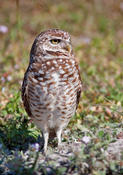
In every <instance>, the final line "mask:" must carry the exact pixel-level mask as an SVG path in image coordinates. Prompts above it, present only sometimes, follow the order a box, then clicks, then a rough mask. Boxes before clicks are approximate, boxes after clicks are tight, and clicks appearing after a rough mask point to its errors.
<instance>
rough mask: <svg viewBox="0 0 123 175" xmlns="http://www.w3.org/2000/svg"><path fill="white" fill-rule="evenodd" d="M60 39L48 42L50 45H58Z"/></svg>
mask: <svg viewBox="0 0 123 175" xmlns="http://www.w3.org/2000/svg"><path fill="white" fill-rule="evenodd" d="M60 41H61V40H60V39H52V40H50V42H51V43H52V44H58V43H60Z"/></svg>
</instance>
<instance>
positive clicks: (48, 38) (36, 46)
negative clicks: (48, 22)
mask: <svg viewBox="0 0 123 175" xmlns="http://www.w3.org/2000/svg"><path fill="white" fill-rule="evenodd" d="M31 53H33V55H34V54H37V55H38V56H39V55H40V53H42V54H43V55H48V54H50V55H51V54H52V55H54V56H55V55H56V56H58V54H59V55H61V54H63V55H69V54H71V53H72V46H71V39H70V35H69V34H68V32H65V31H63V30H59V29H49V30H47V31H45V32H42V33H40V34H39V35H38V36H37V38H36V39H35V41H34V43H33V46H32V50H31Z"/></svg>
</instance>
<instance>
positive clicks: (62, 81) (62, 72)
mask: <svg viewBox="0 0 123 175" xmlns="http://www.w3.org/2000/svg"><path fill="white" fill-rule="evenodd" d="M77 87H78V73H77V70H76V68H75V66H73V65H72V63H71V62H69V61H68V60H62V59H60V60H55V61H48V62H46V63H45V64H42V65H37V67H36V65H35V64H34V66H32V71H30V73H29V75H28V97H29V103H30V106H31V112H32V114H33V115H34V116H35V117H37V118H38V117H40V116H41V115H45V116H47V117H48V116H51V115H52V116H55V119H56V120H57V118H58V117H64V116H65V117H67V118H70V117H71V116H72V115H73V114H74V113H75V110H76V98H77Z"/></svg>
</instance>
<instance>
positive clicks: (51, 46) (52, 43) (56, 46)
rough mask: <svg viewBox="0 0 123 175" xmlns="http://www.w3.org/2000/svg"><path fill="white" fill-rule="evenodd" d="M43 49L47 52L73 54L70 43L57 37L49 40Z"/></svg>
mask: <svg viewBox="0 0 123 175" xmlns="http://www.w3.org/2000/svg"><path fill="white" fill-rule="evenodd" d="M43 48H44V50H46V51H53V52H63V53H64V52H66V53H71V44H70V42H69V41H66V40H64V39H60V38H57V37H54V38H51V39H50V40H47V41H46V43H45V44H44V47H43Z"/></svg>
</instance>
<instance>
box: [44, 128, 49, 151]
mask: <svg viewBox="0 0 123 175" xmlns="http://www.w3.org/2000/svg"><path fill="white" fill-rule="evenodd" d="M43 137H44V153H46V151H47V145H48V139H49V132H48V131H47V132H43Z"/></svg>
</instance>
